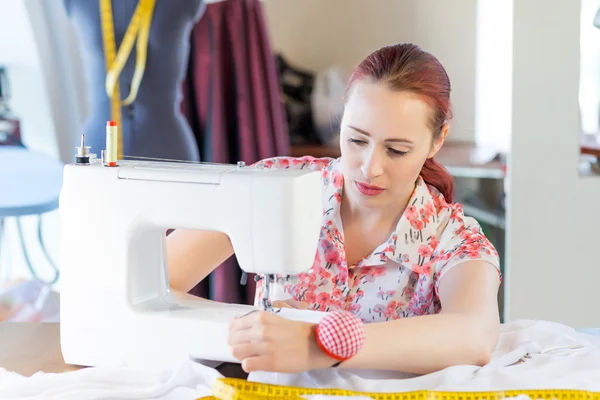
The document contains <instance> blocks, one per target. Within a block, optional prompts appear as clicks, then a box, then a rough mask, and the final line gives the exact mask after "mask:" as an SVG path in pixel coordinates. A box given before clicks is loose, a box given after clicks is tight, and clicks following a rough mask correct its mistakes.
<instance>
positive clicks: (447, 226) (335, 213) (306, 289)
mask: <svg viewBox="0 0 600 400" xmlns="http://www.w3.org/2000/svg"><path fill="white" fill-rule="evenodd" d="M340 161H341V159H340V158H338V159H332V158H314V157H309V156H306V157H300V158H294V157H275V158H268V159H265V160H262V161H259V162H257V163H256V164H254V166H256V167H258V168H303V169H308V170H314V171H321V176H322V182H323V187H324V197H323V224H322V228H321V235H320V239H319V244H318V249H317V252H316V254H315V260H314V264H313V266H312V268H311V269H310V270H309V271H307V272H306V273H301V274H299V275H298V277H297V278H298V279H297V281H296V283H295V284H285V285H283V284H279V285H278V284H273V285H272V289H271V298H270V300H271V301H275V300H287V299H294V300H297V301H301V302H305V303H308V304H309V305H310V306H311V308H312V309H313V310H318V311H331V310H340V309H341V310H346V311H350V312H352V313H354V314H355V315H357V316H359V317H360V318H361V319H362V320H363V322H381V321H388V320H390V319H398V318H404V317H410V316H417V315H424V314H434V313H439V312H440V311H441V304H440V300H439V297H438V295H437V289H438V283H439V282H440V279H441V278H442V277H443V276H444V274H446V273H447V272H448V271H450V269H452V267H454V266H455V265H458V264H460V263H462V262H464V261H467V260H483V261H486V262H488V263H489V264H490V265H491V266H492V267H494V268H496V270H497V271H498V276H499V279H501V276H500V267H499V257H498V253H497V252H496V249H495V248H494V246H493V245H492V244H491V243H490V242H489V240H488V239H487V238H486V237H485V236H484V234H483V233H482V231H481V228H480V226H479V224H478V223H477V221H476V220H474V219H473V218H471V217H466V216H465V215H464V214H463V211H462V207H461V205H460V204H457V203H451V204H448V203H447V202H446V201H445V200H444V197H443V195H442V194H441V193H440V192H439V191H438V190H437V189H436V188H434V187H433V186H430V185H427V184H426V183H425V182H424V181H423V179H422V178H421V177H419V178H418V180H417V182H416V186H415V190H414V192H413V193H412V196H411V198H410V201H409V205H408V207H407V209H406V211H405V212H404V215H403V216H402V217H401V218H400V220H399V222H398V225H397V227H396V230H395V232H393V233H392V234H391V236H390V237H389V239H388V240H386V241H385V242H384V243H381V244H380V245H379V246H378V247H377V248H376V249H375V250H374V251H373V252H372V253H371V254H368V255H367V256H366V257H364V258H363V259H362V260H360V262H359V263H358V264H356V265H348V264H347V263H346V256H345V251H344V232H343V231H342V224H341V220H340V204H341V201H342V190H343V176H342V172H341V163H340ZM260 283H261V282H260V281H259V282H258V284H257V288H256V298H255V304H257V305H258V304H260V303H259V302H260V299H261V296H262V285H261V284H260Z"/></svg>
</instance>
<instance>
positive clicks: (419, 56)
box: [345, 43, 454, 203]
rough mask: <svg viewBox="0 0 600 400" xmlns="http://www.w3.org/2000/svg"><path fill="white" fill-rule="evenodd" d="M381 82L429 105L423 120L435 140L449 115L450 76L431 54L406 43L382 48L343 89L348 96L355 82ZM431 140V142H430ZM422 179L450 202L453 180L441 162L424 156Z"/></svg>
mask: <svg viewBox="0 0 600 400" xmlns="http://www.w3.org/2000/svg"><path fill="white" fill-rule="evenodd" d="M360 80H366V81H369V82H373V83H384V84H386V85H387V86H388V87H389V88H390V89H392V90H397V91H408V92H411V93H414V94H416V95H419V96H421V98H423V100H424V101H425V102H426V103H427V104H428V105H429V106H430V107H431V110H432V113H431V118H430V119H429V121H427V123H428V125H429V127H430V129H431V131H432V134H433V137H432V139H433V141H435V140H437V139H438V138H439V137H440V135H441V133H442V128H443V127H444V124H446V122H447V121H449V120H450V119H451V118H452V110H451V107H450V90H451V88H450V79H449V78H448V74H447V73H446V70H445V69H444V67H443V66H442V64H441V63H440V62H439V61H438V59H437V58H435V57H434V56H433V55H431V54H429V53H427V52H426V51H424V50H422V49H421V48H420V47H419V46H416V45H414V44H410V43H401V44H396V45H390V46H385V47H382V48H381V49H379V50H377V51H375V52H374V53H372V54H370V55H369V56H368V57H367V58H366V59H365V60H363V61H362V62H361V63H360V64H359V65H358V67H356V70H355V71H354V73H353V74H352V76H351V77H350V81H349V82H348V87H347V89H346V95H345V100H346V99H347V98H348V96H349V94H350V91H351V89H352V87H353V84H354V83H355V82H356V81H360ZM433 141H432V143H433ZM421 177H422V178H423V180H424V181H425V182H426V183H427V184H429V185H431V186H433V187H435V188H436V189H438V190H439V191H440V192H441V193H442V195H443V196H444V198H445V199H446V201H447V202H449V203H451V202H452V195H453V192H454V179H453V178H452V175H450V173H449V172H448V171H447V170H446V168H444V167H443V166H442V165H440V164H439V163H437V162H436V161H435V160H434V159H433V158H428V159H427V160H426V161H425V164H424V165H423V167H422V168H421Z"/></svg>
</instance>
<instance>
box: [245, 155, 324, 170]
mask: <svg viewBox="0 0 600 400" xmlns="http://www.w3.org/2000/svg"><path fill="white" fill-rule="evenodd" d="M333 160H334V159H333V158H330V157H320V158H317V157H312V156H304V157H271V158H265V159H263V160H260V161H257V162H256V163H254V164H252V166H253V167H257V168H263V169H265V168H279V169H281V168H294V169H306V170H309V171H321V170H322V169H323V168H325V167H326V166H328V165H329V164H330V163H331V162H332V161H333Z"/></svg>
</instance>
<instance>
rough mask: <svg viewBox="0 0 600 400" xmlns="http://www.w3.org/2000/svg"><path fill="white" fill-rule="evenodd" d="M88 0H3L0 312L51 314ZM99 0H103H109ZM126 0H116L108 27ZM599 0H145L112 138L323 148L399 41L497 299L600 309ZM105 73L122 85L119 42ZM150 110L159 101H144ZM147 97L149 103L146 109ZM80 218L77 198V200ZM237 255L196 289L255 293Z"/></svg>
mask: <svg viewBox="0 0 600 400" xmlns="http://www.w3.org/2000/svg"><path fill="white" fill-rule="evenodd" d="M99 3H101V2H99V1H98V0H52V1H44V0H0V288H1V289H0V320H43V321H58V319H59V310H58V298H59V295H60V257H59V256H60V255H59V243H60V216H59V211H58V196H59V193H60V187H61V181H62V167H63V166H64V164H66V163H71V162H73V160H74V154H75V147H76V146H77V145H79V143H80V138H81V134H82V133H83V134H86V138H87V145H89V146H91V147H92V149H91V151H92V152H94V153H97V154H99V153H100V151H101V150H102V149H103V148H104V147H102V146H103V141H104V124H105V122H106V120H108V119H111V118H110V104H109V103H110V101H109V99H108V98H107V96H106V91H105V88H104V82H105V78H106V70H105V69H104V68H103V65H104V64H103V63H104V61H103V60H104V51H103V46H102V26H101V11H100V8H99ZM109 3H111V2H109ZM137 4H138V2H137V0H119V1H117V0H113V1H112V14H113V23H114V29H115V32H116V35H115V36H116V41H117V43H120V41H121V40H122V38H123V34H124V32H125V29H126V28H127V26H128V24H129V22H130V20H131V16H132V14H133V12H134V10H135V8H136V6H137ZM599 8H600V0H581V1H578V0H527V1H509V0H503V1H497V0H444V1H439V0H369V1H366V0H222V1H214V0H213V1H206V2H203V1H200V0H186V1H170V0H157V2H156V6H155V10H154V15H153V18H152V22H151V28H150V39H149V40H150V44H149V50H148V58H147V62H146V66H145V74H144V77H143V80H142V81H141V84H140V87H139V91H138V93H137V97H136V98H135V100H134V101H133V103H132V104H131V105H128V106H125V107H123V108H122V109H121V114H122V123H121V126H122V132H123V149H124V154H125V155H128V156H138V157H155V158H169V159H180V160H188V161H207V162H231V163H235V162H237V161H245V162H246V163H248V164H249V163H252V162H255V161H257V160H259V159H262V158H266V157H271V156H277V155H295V156H300V155H313V156H331V157H337V156H339V149H338V147H337V143H336V142H335V135H336V133H337V128H338V123H339V122H338V121H339V118H340V115H341V114H340V113H341V95H342V94H343V91H344V89H345V85H346V82H347V79H348V77H349V74H350V73H351V72H352V69H353V68H354V66H355V65H356V64H357V63H358V62H359V61H361V60H362V59H363V58H364V57H365V56H366V55H368V54H369V53H371V52H372V51H374V50H376V49H377V48H379V47H381V46H384V45H388V44H393V43H398V42H412V43H416V44H418V45H420V46H421V47H422V48H424V49H425V50H427V51H429V52H431V53H433V54H434V55H435V56H436V57H438V58H439V60H440V61H441V62H442V64H443V65H444V66H445V67H446V69H447V72H448V73H449V75H450V79H451V82H452V86H453V93H452V101H453V107H454V116H455V118H454V121H453V122H452V127H451V131H450V134H449V137H448V140H447V142H446V145H445V146H444V147H443V149H442V150H441V151H440V154H439V156H438V157H437V159H438V161H439V162H441V163H442V164H444V165H445V166H446V168H447V169H448V170H449V171H450V172H451V173H452V174H453V175H454V177H455V179H456V183H457V185H456V194H455V198H456V199H457V200H458V201H460V202H462V203H463V204H464V209H465V213H466V214H467V215H470V216H473V217H474V218H476V219H477V220H478V221H479V222H480V224H481V225H482V227H483V229H484V231H485V233H486V234H487V235H488V237H489V238H490V239H491V240H492V242H493V243H494V244H495V245H496V247H497V248H498V250H499V252H500V255H501V262H502V269H503V273H504V282H503V285H502V288H501V291H500V295H499V296H500V304H501V317H502V319H503V320H505V321H506V320H509V319H517V318H531V319H547V320H555V321H561V322H564V323H567V324H570V325H572V326H578V327H600V314H598V313H597V312H596V311H595V307H596V305H597V304H598V298H597V296H596V295H595V294H594V293H596V291H597V282H598V281H600V257H599V256H598V255H597V252H596V251H595V246H597V245H598V237H600V236H599V235H598V232H597V226H598V224H599V223H600V214H599V213H598V212H597V210H598V208H597V201H598V199H599V198H600V181H599V180H598V174H599V172H598V171H599V169H600V168H599V164H598V156H599V155H600V141H599V140H598V138H599V137H600V126H599V125H600V114H599V109H600V29H599V28H600V17H598V9H599ZM132 54H134V55H133V56H131V57H130V58H129V59H128V61H127V63H126V64H125V66H124V69H123V72H122V73H121V75H120V77H119V84H120V88H119V90H120V92H121V96H122V98H126V97H127V96H128V94H129V93H130V89H131V87H132V86H134V82H133V81H132V77H133V72H134V70H135V49H134V51H133V53H132ZM156 110H159V111H158V112H156ZM153 111H154V112H153ZM81 218H82V220H81V222H82V225H83V226H88V227H89V228H90V229H92V227H93V224H94V217H93V216H92V215H83V216H81ZM239 281H240V271H239V268H238V266H237V264H236V260H235V257H232V259H230V260H228V261H227V262H226V263H225V265H222V266H221V267H220V268H219V269H218V270H216V271H215V272H213V273H212V274H211V276H210V279H208V280H207V281H206V282H203V283H202V284H200V285H198V286H197V287H195V288H194V289H193V290H192V293H193V294H196V295H199V296H204V297H209V298H212V299H216V300H219V301H226V302H238V303H247V302H251V301H252V295H253V292H254V286H253V281H252V280H249V281H248V285H246V286H242V285H240V284H239Z"/></svg>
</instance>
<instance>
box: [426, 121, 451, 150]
mask: <svg viewBox="0 0 600 400" xmlns="http://www.w3.org/2000/svg"><path fill="white" fill-rule="evenodd" d="M449 129H450V123H448V122H444V125H442V129H441V132H440V135H439V136H438V138H437V139H436V140H435V141H434V142H433V146H431V151H430V152H429V155H428V156H427V158H432V157H433V156H435V155H436V154H437V152H438V151H440V149H441V148H442V145H443V144H444V141H445V140H446V136H448V130H449Z"/></svg>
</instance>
